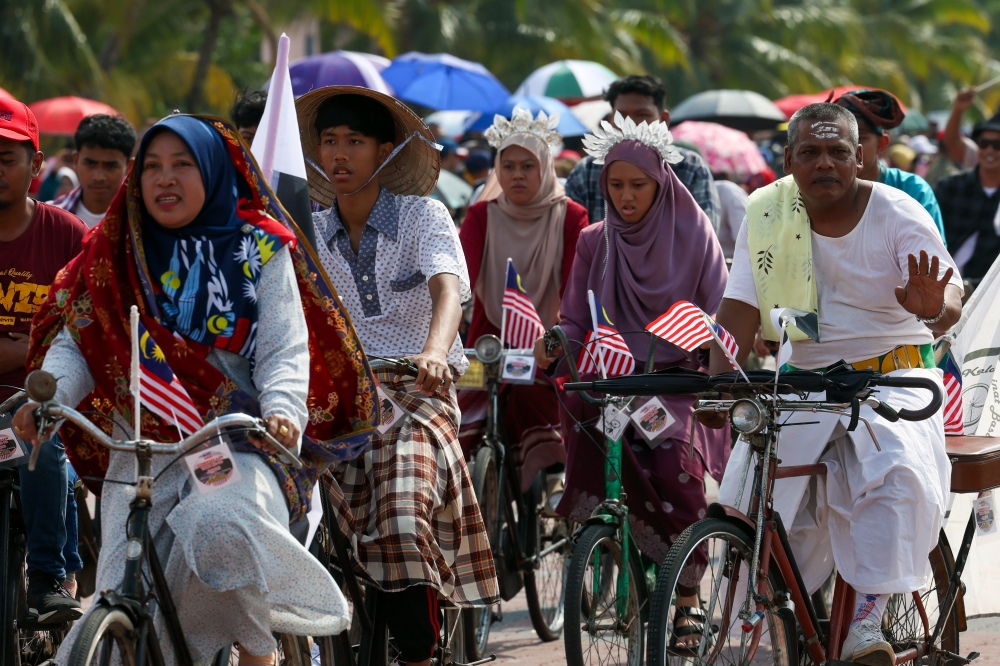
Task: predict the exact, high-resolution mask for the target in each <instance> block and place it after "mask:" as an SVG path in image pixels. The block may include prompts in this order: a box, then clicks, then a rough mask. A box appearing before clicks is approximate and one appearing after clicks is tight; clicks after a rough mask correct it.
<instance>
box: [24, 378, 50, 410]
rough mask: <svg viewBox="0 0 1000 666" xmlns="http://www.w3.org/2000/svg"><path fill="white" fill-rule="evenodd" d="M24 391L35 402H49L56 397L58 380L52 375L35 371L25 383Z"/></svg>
mask: <svg viewBox="0 0 1000 666" xmlns="http://www.w3.org/2000/svg"><path fill="white" fill-rule="evenodd" d="M24 390H25V391H26V392H27V393H28V397H29V398H31V399H32V400H34V401H35V402H48V401H49V400H51V399H52V398H54V397H55V396H56V378H55V377H53V376H52V373H49V372H45V371H44V370H35V371H34V372H32V373H31V374H30V375H28V379H27V380H26V381H25V382H24Z"/></svg>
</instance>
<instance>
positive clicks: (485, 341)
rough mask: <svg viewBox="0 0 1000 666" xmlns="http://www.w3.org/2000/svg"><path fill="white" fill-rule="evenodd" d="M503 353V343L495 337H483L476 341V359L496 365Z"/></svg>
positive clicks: (487, 335)
mask: <svg viewBox="0 0 1000 666" xmlns="http://www.w3.org/2000/svg"><path fill="white" fill-rule="evenodd" d="M502 353H503V343H502V342H500V338H498V337H497V336H495V335H490V334H486V335H482V336H480V337H479V339H478V340H476V358H478V359H479V360H480V361H482V362H483V363H496V362H497V361H499V360H500V355H501V354H502Z"/></svg>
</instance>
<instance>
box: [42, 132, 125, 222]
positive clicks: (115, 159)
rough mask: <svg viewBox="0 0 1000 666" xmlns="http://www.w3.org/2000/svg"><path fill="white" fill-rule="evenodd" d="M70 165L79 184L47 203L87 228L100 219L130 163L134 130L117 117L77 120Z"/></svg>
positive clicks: (122, 180)
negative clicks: (81, 221) (78, 219)
mask: <svg viewBox="0 0 1000 666" xmlns="http://www.w3.org/2000/svg"><path fill="white" fill-rule="evenodd" d="M73 142H74V143H75V144H76V151H75V152H74V153H73V168H74V169H76V175H77V177H78V178H79V179H80V184H79V185H78V186H77V187H75V188H73V189H72V190H71V191H70V192H68V193H66V194H64V195H63V196H61V197H59V198H58V199H56V200H55V201H52V202H50V203H51V204H52V205H53V206H56V207H57V208H62V209H63V210H66V211H69V212H70V213H73V214H74V215H76V216H77V217H79V218H80V219H81V220H83V222H84V224H86V225H87V227H89V228H91V229H92V228H94V227H96V226H97V223H98V222H100V221H101V220H103V219H104V214H105V213H107V212H108V208H109V207H110V206H111V200H112V199H114V198H115V195H116V194H117V193H118V188H120V187H121V185H122V183H123V182H125V176H127V175H128V169H129V167H130V166H131V165H132V150H133V149H134V148H135V130H134V129H132V126H131V125H129V123H128V121H127V120H125V119H124V118H122V117H121V116H109V115H107V114H103V113H102V114H97V115H93V116H87V117H86V118H84V119H83V120H81V121H80V124H79V125H78V126H77V128H76V134H74V135H73Z"/></svg>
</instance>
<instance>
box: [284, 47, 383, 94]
mask: <svg viewBox="0 0 1000 666" xmlns="http://www.w3.org/2000/svg"><path fill="white" fill-rule="evenodd" d="M388 66H389V60H388V59H387V58H383V57H381V56H377V55H372V54H371V53H356V52H354V51H330V52H329V53H319V54H317V55H313V56H307V57H305V58H299V59H298V60H296V61H294V62H292V63H291V64H290V65H289V66H288V73H289V74H290V75H291V77H292V94H294V95H295V96H296V97H298V96H299V95H305V94H306V93H307V92H309V91H310V90H315V89H316V88H322V87H324V86H362V87H364V88H371V89H372V90H377V91H378V92H380V93H385V94H387V95H391V94H392V89H391V88H390V87H389V85H388V84H387V83H386V82H385V81H384V80H383V79H382V75H381V74H380V72H381V71H382V70H384V69H385V68H386V67H388Z"/></svg>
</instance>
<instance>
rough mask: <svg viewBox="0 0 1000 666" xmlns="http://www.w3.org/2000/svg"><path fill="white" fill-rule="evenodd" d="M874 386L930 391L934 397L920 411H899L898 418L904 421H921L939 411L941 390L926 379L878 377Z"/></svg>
mask: <svg viewBox="0 0 1000 666" xmlns="http://www.w3.org/2000/svg"><path fill="white" fill-rule="evenodd" d="M875 385H876V386H887V387H890V388H917V389H924V390H925V391H930V392H931V394H932V395H933V396H934V397H933V398H932V399H931V401H930V402H929V403H928V404H927V406H926V407H924V408H922V409H915V410H914V409H900V410H899V412H898V413H899V418H901V419H903V420H904V421H923V420H924V419H929V418H930V417H932V416H934V414H936V413H937V411H938V410H939V409H941V403H942V402H943V398H942V396H941V388H940V387H939V386H938V384H937V382H935V381H934V380H933V379H929V378H927V377H879V378H878V379H877V380H876V381H875Z"/></svg>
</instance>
